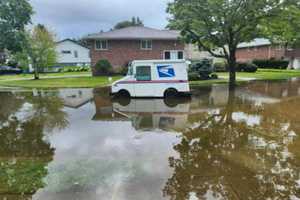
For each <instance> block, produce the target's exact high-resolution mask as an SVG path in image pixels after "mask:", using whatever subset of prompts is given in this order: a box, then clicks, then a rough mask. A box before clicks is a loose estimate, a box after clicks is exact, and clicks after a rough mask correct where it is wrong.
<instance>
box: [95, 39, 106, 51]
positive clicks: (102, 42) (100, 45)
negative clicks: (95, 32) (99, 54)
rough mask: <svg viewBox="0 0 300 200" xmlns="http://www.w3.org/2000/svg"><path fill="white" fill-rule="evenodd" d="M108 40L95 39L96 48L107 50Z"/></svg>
mask: <svg viewBox="0 0 300 200" xmlns="http://www.w3.org/2000/svg"><path fill="white" fill-rule="evenodd" d="M107 49H108V42H107V40H96V50H107Z"/></svg>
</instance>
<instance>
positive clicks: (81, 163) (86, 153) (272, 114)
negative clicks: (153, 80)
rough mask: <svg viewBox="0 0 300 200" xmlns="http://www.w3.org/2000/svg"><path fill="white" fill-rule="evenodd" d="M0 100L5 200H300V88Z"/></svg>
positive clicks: (255, 86) (13, 95)
mask: <svg viewBox="0 0 300 200" xmlns="http://www.w3.org/2000/svg"><path fill="white" fill-rule="evenodd" d="M108 94H109V89H60V90H14V91H10V90H9V89H3V90H1V92H0V102H1V105H0V200H2V199H3V200H4V199H5V200H25V199H26V200H27V199H34V200H40V199H41V200H60V199H63V200H69V199H70V200H74V199H80V200H81V199H84V200H96V199H97V200H98V199H101V200H102V199H103V200H119V199H120V200H160V199H170V200H186V199H189V200H198V199H199V200H200V199H208V200H215V199H230V200H231V199H233V200H234V199H242V200H244V199H272V200H273V199H275V200H276V199H280V200H281V199H299V198H300V138H299V134H300V81H299V80H297V79H293V80H289V81H276V82H265V81H257V82H250V83H249V84H246V85H243V86H240V87H238V88H237V89H236V90H235V91H230V92H229V91H228V88H227V86H226V85H216V86H212V87H201V88H194V95H193V97H192V99H177V100H174V99H173V100H172V99H171V100H163V99H132V100H126V99H125V100H116V101H112V100H111V99H110V98H109V96H108Z"/></svg>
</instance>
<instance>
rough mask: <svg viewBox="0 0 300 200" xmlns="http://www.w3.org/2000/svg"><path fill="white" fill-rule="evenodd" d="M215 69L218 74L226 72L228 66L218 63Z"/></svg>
mask: <svg viewBox="0 0 300 200" xmlns="http://www.w3.org/2000/svg"><path fill="white" fill-rule="evenodd" d="M214 68H215V71H216V72H226V71H227V64H226V63H225V62H217V63H215V64H214Z"/></svg>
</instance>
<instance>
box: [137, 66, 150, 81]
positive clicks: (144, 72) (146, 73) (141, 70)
mask: <svg viewBox="0 0 300 200" xmlns="http://www.w3.org/2000/svg"><path fill="white" fill-rule="evenodd" d="M136 80H137V81H151V67H150V66H138V67H136Z"/></svg>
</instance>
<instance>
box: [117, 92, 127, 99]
mask: <svg viewBox="0 0 300 200" xmlns="http://www.w3.org/2000/svg"><path fill="white" fill-rule="evenodd" d="M117 97H120V98H130V93H129V92H128V91H127V90H120V91H119V92H118V93H117Z"/></svg>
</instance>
